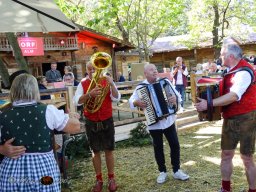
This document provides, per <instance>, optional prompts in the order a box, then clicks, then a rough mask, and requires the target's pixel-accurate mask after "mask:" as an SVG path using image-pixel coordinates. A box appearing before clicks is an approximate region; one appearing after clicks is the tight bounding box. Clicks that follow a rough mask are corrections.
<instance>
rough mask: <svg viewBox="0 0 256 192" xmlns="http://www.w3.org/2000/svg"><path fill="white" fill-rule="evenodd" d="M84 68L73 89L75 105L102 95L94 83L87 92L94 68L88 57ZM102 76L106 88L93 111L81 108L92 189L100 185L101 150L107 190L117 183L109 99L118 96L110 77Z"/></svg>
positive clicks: (101, 181)
mask: <svg viewBox="0 0 256 192" xmlns="http://www.w3.org/2000/svg"><path fill="white" fill-rule="evenodd" d="M86 70H87V73H88V75H89V77H88V78H84V79H82V80H81V82H80V83H79V85H78V86H77V90H76V93H75V96H74V102H75V104H76V105H78V106H79V105H82V104H84V103H85V102H86V101H87V100H89V99H92V98H95V97H98V96H99V95H102V88H101V87H98V86H96V87H95V88H93V89H92V90H91V91H89V92H87V90H88V88H89V86H90V83H91V80H92V78H93V74H94V72H95V68H94V67H93V65H92V63H91V61H89V62H88V63H87V64H86ZM105 77H106V80H105V81H104V82H103V83H104V84H102V85H103V86H104V85H105V86H106V84H107V82H108V83H109V84H110V89H109V90H108V92H107V95H106V97H105V99H104V101H103V103H102V105H101V107H100V109H99V110H98V111H96V112H89V111H87V110H86V108H84V116H85V118H86V133H87V136H88V140H89V144H90V147H91V149H92V152H93V153H92V161H93V166H94V170H95V173H96V184H95V186H94V187H93V189H92V191H93V192H101V191H102V188H103V178H102V168H101V163H102V161H101V151H104V153H105V160H106V165H107V171H108V189H109V191H111V192H114V191H116V190H117V185H116V181H115V175H114V153H113V151H114V146H115V137H114V136H115V130H114V122H113V117H112V101H116V102H118V101H119V100H120V96H121V95H120V93H119V92H118V90H117V87H116V85H115V83H114V82H113V79H112V77H110V76H108V75H106V76H105Z"/></svg>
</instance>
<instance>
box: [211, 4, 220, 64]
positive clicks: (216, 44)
mask: <svg viewBox="0 0 256 192" xmlns="http://www.w3.org/2000/svg"><path fill="white" fill-rule="evenodd" d="M213 10H214V24H213V29H212V35H213V39H212V44H213V50H214V59H218V58H219V57H220V45H219V32H218V28H219V26H220V22H219V19H220V14H219V8H218V4H217V3H215V4H214V5H213Z"/></svg>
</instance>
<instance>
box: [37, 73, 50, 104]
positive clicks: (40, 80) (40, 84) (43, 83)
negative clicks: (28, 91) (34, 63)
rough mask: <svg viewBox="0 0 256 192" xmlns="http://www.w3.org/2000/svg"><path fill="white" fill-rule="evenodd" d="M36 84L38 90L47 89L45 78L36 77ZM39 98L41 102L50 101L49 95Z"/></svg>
mask: <svg viewBox="0 0 256 192" xmlns="http://www.w3.org/2000/svg"><path fill="white" fill-rule="evenodd" d="M37 82H38V87H39V90H45V89H47V81H46V77H45V76H39V77H37ZM40 98H41V100H47V99H51V95H42V96H41V97H40Z"/></svg>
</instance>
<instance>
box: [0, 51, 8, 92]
mask: <svg viewBox="0 0 256 192" xmlns="http://www.w3.org/2000/svg"><path fill="white" fill-rule="evenodd" d="M0 76H1V77H2V81H3V84H4V86H5V87H9V86H10V81H9V73H8V70H7V67H6V66H5V64H4V61H3V59H2V58H1V56H0Z"/></svg>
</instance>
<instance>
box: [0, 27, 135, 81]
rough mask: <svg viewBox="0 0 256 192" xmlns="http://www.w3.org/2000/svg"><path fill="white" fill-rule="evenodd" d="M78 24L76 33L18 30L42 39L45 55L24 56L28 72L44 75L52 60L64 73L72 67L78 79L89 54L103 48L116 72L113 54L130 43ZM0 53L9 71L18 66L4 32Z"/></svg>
mask: <svg viewBox="0 0 256 192" xmlns="http://www.w3.org/2000/svg"><path fill="white" fill-rule="evenodd" d="M79 27H80V31H77V32H49V33H41V32H33V33H26V34H25V33H18V36H19V37H23V36H24V34H25V35H26V36H28V37H41V38H43V47H44V54H43V55H42V56H26V57H25V59H26V61H27V63H28V65H29V70H30V73H31V74H33V75H34V76H39V75H45V72H46V71H47V70H49V69H50V63H51V62H53V61H54V62H57V64H58V70H59V71H60V72H61V73H62V74H64V67H65V66H66V65H69V66H72V68H73V71H74V74H75V76H76V77H77V79H78V80H80V79H82V78H83V76H84V73H85V63H86V62H87V61H88V60H89V58H90V56H91V55H92V54H93V53H95V52H97V51H104V52H107V53H109V54H111V56H112V57H113V65H112V69H111V70H112V71H113V73H115V72H116V70H114V69H116V65H115V61H116V59H115V53H116V52H117V51H122V50H127V49H131V48H133V46H132V45H131V44H125V43H123V41H122V40H119V39H117V38H115V37H111V36H108V35H105V34H102V33H98V32H96V31H94V30H91V29H88V28H85V27H81V26H79ZM0 56H1V58H2V59H3V61H4V63H5V64H6V66H7V68H8V71H9V74H12V73H13V72H15V71H17V70H18V69H19V66H18V64H17V63H16V61H15V58H14V55H13V52H12V48H11V46H10V44H9V42H8V40H7V38H6V37H5V34H4V33H1V34H0Z"/></svg>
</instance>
